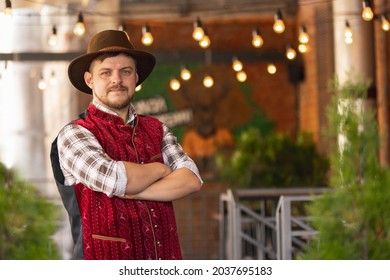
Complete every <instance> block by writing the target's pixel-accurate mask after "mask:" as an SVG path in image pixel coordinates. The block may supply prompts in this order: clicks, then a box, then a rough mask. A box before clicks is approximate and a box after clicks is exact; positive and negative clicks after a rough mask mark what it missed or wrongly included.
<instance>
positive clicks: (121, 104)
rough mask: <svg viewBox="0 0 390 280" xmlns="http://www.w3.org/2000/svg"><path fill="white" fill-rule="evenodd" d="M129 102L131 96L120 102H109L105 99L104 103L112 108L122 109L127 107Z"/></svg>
mask: <svg viewBox="0 0 390 280" xmlns="http://www.w3.org/2000/svg"><path fill="white" fill-rule="evenodd" d="M130 103H131V97H130V96H128V97H127V98H126V99H125V100H122V101H120V102H111V101H106V102H104V104H105V105H106V106H108V107H109V108H113V109H115V110H123V109H125V108H128V107H129V105H130Z"/></svg>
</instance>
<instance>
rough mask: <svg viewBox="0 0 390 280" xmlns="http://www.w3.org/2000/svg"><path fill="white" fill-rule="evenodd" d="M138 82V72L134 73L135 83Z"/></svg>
mask: <svg viewBox="0 0 390 280" xmlns="http://www.w3.org/2000/svg"><path fill="white" fill-rule="evenodd" d="M137 83H138V73H136V75H135V84H137Z"/></svg>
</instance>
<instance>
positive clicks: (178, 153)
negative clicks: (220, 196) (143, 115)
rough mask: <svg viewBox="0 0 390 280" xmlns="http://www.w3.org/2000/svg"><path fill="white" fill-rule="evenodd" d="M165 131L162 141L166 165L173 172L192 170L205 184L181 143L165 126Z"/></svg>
mask: <svg viewBox="0 0 390 280" xmlns="http://www.w3.org/2000/svg"><path fill="white" fill-rule="evenodd" d="M163 129H164V136H163V141H162V154H163V159H164V163H165V164H166V165H168V166H169V167H170V168H171V169H172V170H175V169H178V168H183V167H184V168H187V169H189V170H191V171H192V172H193V173H194V174H195V175H196V176H197V177H198V178H199V180H200V182H201V183H202V184H203V180H202V178H201V176H200V173H199V169H198V167H197V166H196V164H195V162H194V161H193V160H192V159H191V158H190V157H189V156H188V155H187V153H185V152H184V150H183V148H182V146H181V145H180V143H178V142H177V138H176V136H175V135H174V134H173V133H172V132H171V131H170V129H169V128H168V127H167V126H166V125H164V124H163Z"/></svg>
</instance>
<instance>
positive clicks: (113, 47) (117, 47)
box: [98, 46, 131, 52]
mask: <svg viewBox="0 0 390 280" xmlns="http://www.w3.org/2000/svg"><path fill="white" fill-rule="evenodd" d="M121 50H123V51H129V50H131V49H129V48H125V47H120V46H111V47H106V48H102V49H100V50H98V52H105V51H121Z"/></svg>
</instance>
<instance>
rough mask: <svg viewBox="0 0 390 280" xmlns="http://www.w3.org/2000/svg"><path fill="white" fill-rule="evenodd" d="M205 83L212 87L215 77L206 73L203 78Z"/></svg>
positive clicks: (206, 85) (207, 86)
mask: <svg viewBox="0 0 390 280" xmlns="http://www.w3.org/2000/svg"><path fill="white" fill-rule="evenodd" d="M203 85H204V86H205V87H206V88H211V87H212V86H213V85H214V79H213V77H211V76H210V75H206V76H205V77H204V78H203Z"/></svg>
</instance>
